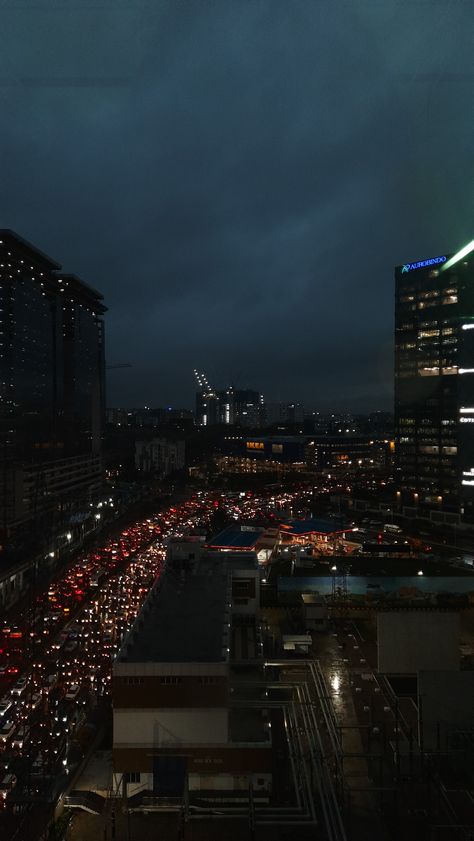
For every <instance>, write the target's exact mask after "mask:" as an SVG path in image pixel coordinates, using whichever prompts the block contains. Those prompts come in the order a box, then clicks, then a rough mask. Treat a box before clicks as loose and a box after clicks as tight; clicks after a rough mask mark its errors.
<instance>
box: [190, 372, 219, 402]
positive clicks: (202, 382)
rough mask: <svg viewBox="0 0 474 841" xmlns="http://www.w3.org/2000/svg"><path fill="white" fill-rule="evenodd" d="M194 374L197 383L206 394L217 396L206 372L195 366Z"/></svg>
mask: <svg viewBox="0 0 474 841" xmlns="http://www.w3.org/2000/svg"><path fill="white" fill-rule="evenodd" d="M194 376H195V377H196V380H197V384H198V386H199V388H200V389H202V391H203V393H204V394H205V395H206V396H209V397H212V396H215V392H214V389H213V388H211V386H210V385H209V381H208V379H207V377H206V375H205V374H200V373H199V371H197V370H196V368H195V369H194Z"/></svg>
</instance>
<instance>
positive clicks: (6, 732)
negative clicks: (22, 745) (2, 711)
mask: <svg viewBox="0 0 474 841" xmlns="http://www.w3.org/2000/svg"><path fill="white" fill-rule="evenodd" d="M15 730H16V724H15V722H14V721H5V722H4V724H3V725H2V727H1V728H0V745H5V744H6V743H7V742H8V740H9V739H10V737H11V736H13V734H14V732H15Z"/></svg>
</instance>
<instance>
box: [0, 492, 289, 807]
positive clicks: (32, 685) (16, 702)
mask: <svg viewBox="0 0 474 841" xmlns="http://www.w3.org/2000/svg"><path fill="white" fill-rule="evenodd" d="M295 496H296V495H293V496H292V495H290V494H287V493H286V494H280V495H279V496H276V495H273V496H271V497H270V496H269V495H268V494H265V495H264V494H262V495H260V496H254V495H253V494H245V493H243V494H239V495H235V494H227V495H224V494H215V493H214V494H213V493H199V494H196V495H195V496H193V497H192V498H191V499H190V500H187V501H185V502H182V503H180V504H179V505H177V506H176V507H170V508H168V509H167V510H166V511H164V512H161V513H160V514H158V515H157V516H155V517H153V518H151V519H147V520H145V521H143V522H139V523H135V524H134V525H132V526H129V527H128V528H126V529H124V530H123V531H122V532H121V533H120V534H119V535H118V536H117V537H116V538H115V539H109V540H107V541H106V542H105V543H104V545H102V546H101V547H100V548H95V549H94V550H93V551H91V552H90V553H89V554H87V555H86V556H85V557H84V558H82V559H80V560H78V561H76V562H75V563H74V564H73V565H71V566H69V567H68V568H67V569H65V570H63V572H62V574H61V575H60V577H57V578H56V579H55V580H54V581H52V582H51V584H50V586H49V589H48V590H47V591H46V592H41V593H36V594H35V593H34V592H31V591H30V593H29V594H28V595H27V596H26V597H25V601H26V602H27V605H28V606H27V608H26V609H25V610H24V613H23V614H22V615H21V617H17V623H16V624H8V623H5V624H4V626H3V628H1V631H0V763H1V766H0V768H1V775H0V808H1V809H2V811H3V814H5V813H6V812H10V813H11V814H15V813H20V814H21V813H23V812H25V811H27V809H28V807H29V805H31V804H34V803H39V802H49V803H52V802H55V801H56V800H57V799H58V797H59V796H60V794H61V792H62V791H64V789H65V788H66V787H67V785H68V781H69V778H70V777H69V775H70V774H72V773H73V772H74V770H75V769H76V768H77V766H78V764H79V763H80V762H81V759H82V757H83V756H84V753H85V752H86V751H87V748H88V746H89V745H90V742H91V739H92V738H93V734H94V733H96V732H97V730H98V727H99V726H100V725H101V724H103V722H104V718H105V711H106V709H107V705H110V682H111V671H112V669H111V667H112V663H113V660H114V657H115V655H116V652H117V651H118V649H119V647H120V645H121V641H122V639H123V637H124V636H125V634H126V633H127V631H128V630H129V628H130V627H131V625H132V624H133V622H134V620H135V617H136V615H137V613H138V611H139V610H140V607H141V605H142V603H143V601H144V600H145V597H146V595H147V593H148V592H149V590H150V588H151V586H152V585H153V582H154V581H155V580H156V578H157V577H159V575H160V573H161V570H162V568H163V563H164V559H165V556H166V546H167V542H168V540H169V539H170V538H171V537H179V536H184V535H186V534H190V533H196V532H197V531H199V532H200V533H204V534H206V533H209V532H210V530H212V528H213V525H214V523H215V520H213V519H212V518H213V517H214V518H215V516H216V512H219V514H221V515H222V516H223V518H225V519H227V521H229V520H234V521H236V520H242V522H243V521H245V522H249V521H252V520H254V521H255V520H261V519H262V518H268V519H269V521H271V520H272V519H275V510H278V509H281V510H283V509H284V508H285V507H286V506H288V505H290V504H291V503H292V501H293V499H294V498H295Z"/></svg>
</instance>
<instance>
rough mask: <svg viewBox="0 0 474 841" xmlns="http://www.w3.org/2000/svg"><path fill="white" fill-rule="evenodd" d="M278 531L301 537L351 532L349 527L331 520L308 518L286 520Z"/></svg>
mask: <svg viewBox="0 0 474 841" xmlns="http://www.w3.org/2000/svg"><path fill="white" fill-rule="evenodd" d="M280 529H282V530H283V533H286V534H289V535H292V536H295V537H296V536H299V537H301V536H303V535H305V534H325V535H329V534H342V532H344V531H351V530H352V529H351V528H349V527H345V526H344V523H335V522H334V521H333V520H317V519H314V518H310V519H307V520H287V521H286V523H282V524H281V526H280Z"/></svg>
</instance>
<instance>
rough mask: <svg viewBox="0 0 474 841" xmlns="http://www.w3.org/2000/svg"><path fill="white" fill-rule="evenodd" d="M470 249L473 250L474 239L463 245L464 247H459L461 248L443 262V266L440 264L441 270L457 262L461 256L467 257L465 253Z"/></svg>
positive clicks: (468, 252) (443, 270)
mask: <svg viewBox="0 0 474 841" xmlns="http://www.w3.org/2000/svg"><path fill="white" fill-rule="evenodd" d="M471 251H474V239H472V240H471V242H469V243H468V244H467V245H465V246H464V248H461V250H460V251H458V252H457V253H456V254H453V256H452V257H450V258H449V260H448V261H447V262H446V263H444V265H443V266H441V271H442V272H445V271H446V269H450V268H451V266H454V264H455V263H457V262H459V260H462V258H463V257H467V255H468V254H470V253H471Z"/></svg>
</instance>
